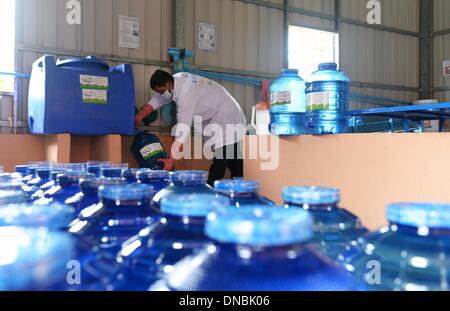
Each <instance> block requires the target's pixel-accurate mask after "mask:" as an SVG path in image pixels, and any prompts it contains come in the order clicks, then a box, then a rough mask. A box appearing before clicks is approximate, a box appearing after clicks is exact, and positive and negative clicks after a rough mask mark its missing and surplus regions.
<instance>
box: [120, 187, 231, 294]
mask: <svg viewBox="0 0 450 311" xmlns="http://www.w3.org/2000/svg"><path fill="white" fill-rule="evenodd" d="M229 205H230V200H229V199H228V198H226V197H224V196H220V197H218V196H216V195H212V194H187V195H177V196H174V197H170V198H164V199H162V202H161V212H162V214H163V216H164V217H163V218H161V219H160V221H159V222H158V223H157V224H155V225H154V226H151V227H147V228H145V229H143V230H142V231H141V232H140V233H139V235H137V236H135V237H133V238H131V239H130V240H129V241H127V242H125V243H124V244H123V245H122V249H121V251H120V252H119V254H118V257H117V258H118V262H119V263H120V265H121V272H120V274H121V276H120V278H119V279H121V280H122V281H121V282H118V284H117V289H119V290H138V291H139V290H148V288H149V287H150V285H151V284H153V283H154V282H155V281H156V280H157V279H159V278H164V275H165V274H166V273H168V272H170V271H171V269H172V267H173V265H174V264H176V263H177V262H178V261H180V260H181V259H183V258H184V257H186V256H187V255H190V254H192V253H193V252H195V251H197V250H200V249H201V248H202V247H203V246H204V245H205V244H207V243H209V242H210V240H209V239H208V238H207V237H206V235H205V233H204V226H205V220H206V216H207V215H208V213H210V212H212V211H214V210H215V209H217V208H224V207H228V206H229Z"/></svg>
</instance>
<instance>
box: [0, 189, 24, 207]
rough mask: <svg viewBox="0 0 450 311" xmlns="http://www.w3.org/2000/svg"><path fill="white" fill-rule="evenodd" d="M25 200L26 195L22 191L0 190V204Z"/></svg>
mask: <svg viewBox="0 0 450 311" xmlns="http://www.w3.org/2000/svg"><path fill="white" fill-rule="evenodd" d="M26 201H27V196H26V195H25V193H23V191H14V190H0V206H3V205H8V204H17V203H24V202H26Z"/></svg>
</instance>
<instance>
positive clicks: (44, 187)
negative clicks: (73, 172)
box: [30, 169, 67, 202]
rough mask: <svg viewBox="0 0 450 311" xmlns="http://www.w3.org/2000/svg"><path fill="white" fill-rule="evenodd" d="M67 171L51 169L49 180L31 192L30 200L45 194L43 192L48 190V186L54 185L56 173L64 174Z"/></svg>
mask: <svg viewBox="0 0 450 311" xmlns="http://www.w3.org/2000/svg"><path fill="white" fill-rule="evenodd" d="M66 172H67V171H65V170H62V169H56V170H53V169H52V170H51V172H50V179H49V181H47V182H46V183H45V184H43V185H42V186H40V188H39V190H37V191H36V192H35V193H33V194H32V195H31V197H30V200H31V201H32V202H34V201H36V200H38V199H39V198H41V197H42V196H44V195H45V192H46V191H47V190H49V189H50V188H52V187H54V186H55V185H56V184H57V177H58V175H61V174H64V173H66Z"/></svg>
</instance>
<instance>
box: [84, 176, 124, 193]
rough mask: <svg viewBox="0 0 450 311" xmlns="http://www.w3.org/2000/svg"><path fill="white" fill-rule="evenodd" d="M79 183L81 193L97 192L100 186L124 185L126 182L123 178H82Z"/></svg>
mask: <svg viewBox="0 0 450 311" xmlns="http://www.w3.org/2000/svg"><path fill="white" fill-rule="evenodd" d="M79 183H80V188H81V190H82V191H98V189H99V188H100V186H119V185H126V180H125V179H123V178H83V179H80V182H79Z"/></svg>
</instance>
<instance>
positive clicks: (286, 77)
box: [270, 69, 306, 136]
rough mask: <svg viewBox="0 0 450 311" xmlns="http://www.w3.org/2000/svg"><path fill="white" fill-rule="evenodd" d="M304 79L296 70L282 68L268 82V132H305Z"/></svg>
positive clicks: (283, 133) (299, 133) (287, 134)
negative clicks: (272, 79)
mask: <svg viewBox="0 0 450 311" xmlns="http://www.w3.org/2000/svg"><path fill="white" fill-rule="evenodd" d="M305 111H306V97H305V81H304V80H303V79H302V78H300V76H299V75H298V70H295V69H284V70H283V71H282V73H281V75H280V77H278V78H277V79H276V80H274V81H273V82H272V83H271V84H270V132H271V133H272V134H273V135H278V136H289V135H302V134H305V130H304V125H303V120H304V113H305Z"/></svg>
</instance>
